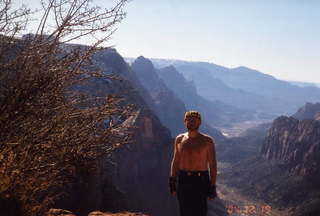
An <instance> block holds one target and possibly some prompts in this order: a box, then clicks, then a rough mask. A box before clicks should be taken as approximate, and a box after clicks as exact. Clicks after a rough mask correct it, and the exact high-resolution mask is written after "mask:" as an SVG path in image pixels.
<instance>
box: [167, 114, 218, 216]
mask: <svg viewBox="0 0 320 216" xmlns="http://www.w3.org/2000/svg"><path fill="white" fill-rule="evenodd" d="M184 124H185V126H186V128H187V129H188V132H186V133H183V134H180V135H178V136H177V137H176V140H175V144H174V154H173V159H172V163H171V171H170V177H169V186H170V191H171V193H172V195H177V198H178V201H179V209H180V216H206V215H207V211H208V207H207V199H213V198H215V197H216V196H217V193H216V178H217V162H216V152H215V144H214V141H213V139H212V138H211V137H210V136H208V135H205V134H202V133H200V132H198V129H199V126H200V124H201V116H200V113H199V112H196V111H189V112H186V113H185V116H184ZM208 169H209V171H208Z"/></svg>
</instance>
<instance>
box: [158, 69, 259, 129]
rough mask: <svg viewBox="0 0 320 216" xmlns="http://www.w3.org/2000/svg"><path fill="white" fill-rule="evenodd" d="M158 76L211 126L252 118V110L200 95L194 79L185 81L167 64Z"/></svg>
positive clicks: (228, 124) (159, 71) (226, 124)
mask: <svg viewBox="0 0 320 216" xmlns="http://www.w3.org/2000/svg"><path fill="white" fill-rule="evenodd" d="M157 72H158V74H159V77H160V78H161V79H162V80H163V81H164V82H165V84H166V85H167V86H168V87H169V88H170V89H171V90H172V91H173V92H174V93H175V94H176V95H177V96H178V97H179V98H180V99H181V100H182V101H183V103H184V104H185V105H186V107H187V109H192V110H193V109H195V110H199V111H200V112H201V113H202V116H203V119H204V120H205V121H206V122H207V123H208V124H209V125H210V126H211V127H217V126H230V124H233V123H236V122H239V121H245V120H248V119H253V116H254V115H253V112H251V111H248V110H244V109H238V108H236V107H233V106H230V105H227V104H225V103H222V102H221V101H217V100H216V101H211V100H208V99H206V98H204V97H202V96H200V95H199V94H198V92H197V90H196V86H195V83H194V81H187V80H186V79H185V77H184V75H183V74H182V73H180V72H178V71H177V70H176V68H175V67H173V66H169V67H164V68H161V69H159V70H157Z"/></svg>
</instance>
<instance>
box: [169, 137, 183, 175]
mask: <svg viewBox="0 0 320 216" xmlns="http://www.w3.org/2000/svg"><path fill="white" fill-rule="evenodd" d="M180 141H181V136H177V137H176V140H175V142H174V152H173V158H172V162H171V170H170V176H173V177H176V176H177V175H178V171H179V160H180V154H179V151H178V143H179V142H180Z"/></svg>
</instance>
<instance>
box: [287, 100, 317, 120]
mask: <svg viewBox="0 0 320 216" xmlns="http://www.w3.org/2000/svg"><path fill="white" fill-rule="evenodd" d="M319 113H320V103H315V104H313V103H306V105H304V106H303V107H301V108H300V109H299V110H298V111H297V112H296V113H295V114H293V115H292V117H294V118H295V119H298V120H306V119H319V117H320V115H319Z"/></svg>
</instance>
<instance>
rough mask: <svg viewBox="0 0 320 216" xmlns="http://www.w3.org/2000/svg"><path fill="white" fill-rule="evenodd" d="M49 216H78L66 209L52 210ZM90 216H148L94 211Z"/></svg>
mask: <svg viewBox="0 0 320 216" xmlns="http://www.w3.org/2000/svg"><path fill="white" fill-rule="evenodd" d="M47 216H76V215H75V214H73V213H72V212H71V211H68V210H64V209H50V210H49V212H48V214H47ZM88 216H148V215H145V214H142V213H132V212H120V213H110V212H101V211H93V212H90V213H89V214H88Z"/></svg>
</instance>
